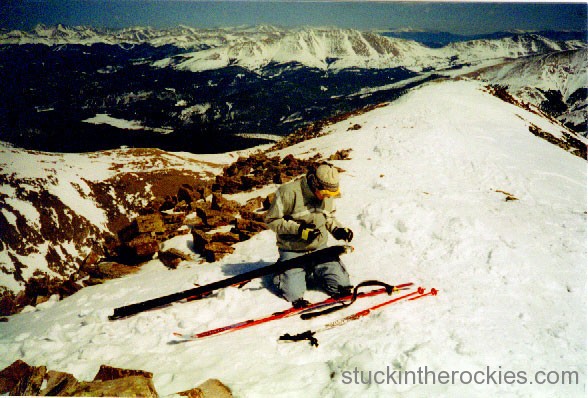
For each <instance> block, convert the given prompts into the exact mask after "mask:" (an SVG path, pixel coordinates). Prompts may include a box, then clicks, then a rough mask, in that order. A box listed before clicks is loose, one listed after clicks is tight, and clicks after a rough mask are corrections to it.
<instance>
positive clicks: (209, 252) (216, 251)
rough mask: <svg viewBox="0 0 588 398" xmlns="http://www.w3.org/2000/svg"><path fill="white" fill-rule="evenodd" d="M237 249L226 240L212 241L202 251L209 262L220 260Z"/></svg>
mask: <svg viewBox="0 0 588 398" xmlns="http://www.w3.org/2000/svg"><path fill="white" fill-rule="evenodd" d="M234 251H235V249H234V248H233V246H231V245H230V244H228V243H225V242H211V243H209V244H207V245H206V246H205V248H204V251H203V252H202V255H203V256H204V258H206V261H208V262H209V263H213V262H215V261H219V260H220V259H221V258H223V257H224V256H226V255H227V254H230V253H233V252H234Z"/></svg>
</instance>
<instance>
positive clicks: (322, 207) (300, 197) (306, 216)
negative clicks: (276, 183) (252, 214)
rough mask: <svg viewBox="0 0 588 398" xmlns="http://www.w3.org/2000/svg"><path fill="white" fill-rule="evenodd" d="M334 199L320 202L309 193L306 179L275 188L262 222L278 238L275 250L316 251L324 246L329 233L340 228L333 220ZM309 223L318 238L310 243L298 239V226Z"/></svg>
mask: <svg viewBox="0 0 588 398" xmlns="http://www.w3.org/2000/svg"><path fill="white" fill-rule="evenodd" d="M333 201H334V199H333V198H325V199H324V200H322V201H320V200H318V199H317V198H316V196H315V195H314V194H313V193H312V192H311V190H310V188H309V187H308V183H307V182H306V176H305V177H302V178H299V179H296V180H294V181H290V182H289V183H286V184H284V185H282V186H281V187H280V188H278V191H277V192H276V197H275V199H274V201H273V202H272V204H271V206H270V208H269V210H268V212H267V215H266V217H265V222H266V224H267V225H268V227H269V228H270V229H271V230H272V231H274V232H275V233H276V235H277V244H278V248H280V249H283V250H289V251H308V250H315V249H317V248H319V247H321V246H324V245H325V244H326V243H327V240H328V237H329V232H332V231H333V230H334V229H335V228H338V227H341V224H340V223H339V222H338V221H337V220H336V219H335V204H334V203H333ZM303 222H305V223H309V224H310V223H312V224H314V225H316V227H317V228H318V229H319V231H320V235H319V236H318V237H317V238H316V239H315V240H314V241H312V242H307V241H304V240H302V239H300V238H299V237H298V228H299V227H300V223H303Z"/></svg>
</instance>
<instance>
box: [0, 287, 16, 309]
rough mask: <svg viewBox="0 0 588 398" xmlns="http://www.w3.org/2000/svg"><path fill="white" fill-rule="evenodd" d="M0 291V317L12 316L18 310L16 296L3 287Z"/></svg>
mask: <svg viewBox="0 0 588 398" xmlns="http://www.w3.org/2000/svg"><path fill="white" fill-rule="evenodd" d="M0 289H1V290H0V315H12V314H14V313H15V312H16V311H17V309H18V305H17V303H16V295H15V294H14V293H13V292H12V291H10V290H8V289H6V288H5V287H1V288H0Z"/></svg>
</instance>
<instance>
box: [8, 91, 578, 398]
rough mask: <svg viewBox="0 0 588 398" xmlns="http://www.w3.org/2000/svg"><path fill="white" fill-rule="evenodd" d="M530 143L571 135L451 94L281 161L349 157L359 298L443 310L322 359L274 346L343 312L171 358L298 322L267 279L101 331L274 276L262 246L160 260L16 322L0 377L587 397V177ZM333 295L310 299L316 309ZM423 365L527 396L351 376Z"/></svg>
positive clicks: (410, 316) (561, 155)
mask: <svg viewBox="0 0 588 398" xmlns="http://www.w3.org/2000/svg"><path fill="white" fill-rule="evenodd" d="M350 127H353V128H350ZM531 130H533V131H543V132H544V133H545V134H549V135H551V136H553V137H563V136H565V134H569V133H568V131H567V129H566V128H565V127H563V126H562V125H561V124H559V123H557V122H555V121H553V120H551V119H549V118H546V117H544V116H543V115H542V114H541V113H539V112H536V111H534V110H533V109H524V108H521V107H519V106H517V105H516V104H512V103H507V102H505V101H503V100H501V99H500V98H497V97H495V96H493V95H491V94H490V93H489V92H488V90H487V89H486V88H485V87H484V84H483V83H480V82H472V81H465V80H460V81H449V80H445V81H437V82H432V83H428V84H425V85H423V86H421V87H419V88H418V89H416V90H413V91H411V92H410V93H408V94H407V95H405V96H403V97H402V98H401V99H399V100H398V101H395V102H393V103H390V104H388V105H386V106H383V107H379V108H377V109H375V110H372V111H370V112H368V113H365V114H362V115H358V116H354V117H352V118H350V119H347V120H343V121H340V122H338V123H336V124H333V125H331V126H329V127H328V128H327V129H326V130H325V131H324V132H325V133H326V134H324V135H322V136H320V137H318V138H314V139H312V140H308V141H304V142H301V143H298V144H295V145H293V146H290V147H286V148H283V149H279V150H276V151H275V152H273V154H275V155H279V156H281V157H285V156H287V155H289V154H292V155H294V156H297V157H299V158H310V157H312V156H314V155H315V154H316V153H317V152H321V153H333V152H335V151H337V150H340V149H348V148H349V149H351V159H350V160H336V161H333V163H334V164H335V165H337V166H339V167H341V168H342V169H344V170H345V171H344V172H343V173H342V174H341V189H342V193H343V195H342V197H341V198H340V199H338V203H337V206H338V211H337V213H338V218H339V219H340V220H341V221H342V222H343V223H344V224H345V225H347V226H349V227H350V228H351V229H352V230H353V231H354V233H355V238H354V241H353V245H354V246H355V248H356V250H355V251H354V252H353V253H351V254H347V255H345V256H344V257H343V259H342V260H343V261H344V263H345V265H346V267H347V269H348V271H349V273H350V275H351V278H352V283H354V284H356V283H359V282H361V281H363V280H367V279H380V280H383V281H386V282H390V283H403V282H414V283H415V284H416V285H420V286H426V287H435V288H437V289H438V290H439V296H438V297H436V298H435V299H431V300H428V301H427V300H419V301H415V302H410V303H403V304H400V303H399V304H398V305H393V306H390V307H387V309H382V310H381V311H379V312H377V313H374V314H373V315H372V316H370V317H366V318H363V319H362V320H361V321H356V322H352V323H349V324H346V325H344V326H341V327H340V328H337V329H333V330H330V331H327V332H325V333H323V334H321V335H320V336H319V339H320V343H321V344H320V347H319V348H317V349H314V348H312V347H309V346H308V345H306V344H300V343H291V344H280V343H278V341H277V338H278V336H280V335H282V334H283V333H299V332H302V331H304V330H308V329H309V328H310V329H315V328H317V327H320V325H322V324H324V322H327V321H331V320H335V319H338V318H339V317H342V316H344V312H345V311H343V314H342V313H341V312H339V313H336V314H337V315H335V314H333V315H330V316H329V317H330V318H329V319H328V320H325V319H320V318H319V319H316V320H312V321H302V320H300V319H298V318H295V317H292V318H288V319H284V320H282V321H280V322H275V323H268V324H265V325H261V326H259V327H257V328H256V329H254V328H251V329H248V330H244V331H240V332H236V333H233V334H229V335H224V336H217V337H212V338H210V339H206V340H202V341H196V342H191V343H186V344H183V345H173V344H169V342H170V340H171V339H172V338H173V337H172V335H171V333H172V332H175V331H177V332H185V333H189V332H198V331H203V330H208V329H211V328H214V327H219V326H223V325H226V324H230V323H234V322H238V321H243V320H247V319H251V318H255V317H259V316H264V315H267V314H268V313H271V312H274V311H279V310H283V309H284V308H287V307H288V303H286V302H285V301H283V300H282V299H281V298H279V297H277V296H276V295H275V294H274V293H272V292H271V291H270V290H269V289H267V288H266V287H265V286H264V285H263V284H262V282H261V281H259V280H256V281H253V282H251V283H250V284H249V285H247V286H246V287H245V288H243V289H238V288H227V289H224V290H223V291H222V292H219V294H217V295H213V296H211V297H207V298H204V299H201V300H196V301H192V302H188V303H180V304H177V305H173V306H171V307H167V308H162V309H159V310H157V311H152V312H147V313H143V314H139V315H137V316H135V317H132V318H129V319H124V320H120V321H116V322H109V321H108V320H107V317H108V315H111V313H112V310H113V308H115V307H119V306H121V305H125V304H131V303H135V302H138V301H141V300H147V299H150V298H154V297H158V296H162V295H165V294H169V293H173V292H177V291H180V290H184V289H188V288H190V287H193V285H194V283H198V284H200V285H203V284H206V283H209V282H212V281H216V280H220V279H224V278H225V277H227V276H229V275H234V274H235V273H238V272H239V270H243V269H252V268H257V267H260V266H262V265H263V264H266V263H268V262H273V261H274V260H275V259H276V258H277V250H276V247H275V236H274V235H273V233H272V232H271V231H263V232H260V233H259V234H257V235H255V236H254V237H253V238H252V239H250V240H248V241H245V242H241V243H239V244H237V245H236V246H235V252H234V253H232V254H230V255H228V256H227V257H225V258H223V259H222V260H221V261H220V262H218V263H213V264H206V265H202V264H197V263H195V262H192V261H186V262H184V263H182V264H181V265H180V266H179V267H178V269H177V270H175V271H173V272H170V271H169V270H167V269H165V268H164V267H163V266H162V265H161V263H160V261H159V260H158V259H153V260H151V261H149V262H148V263H147V264H145V265H144V266H143V267H142V269H141V271H140V272H138V273H136V274H133V275H129V276H127V277H124V278H121V279H117V280H113V281H110V282H107V283H105V284H102V285H97V286H92V287H89V288H85V289H82V290H81V291H79V292H78V293H76V294H74V295H72V296H70V297H68V298H66V299H64V300H62V301H56V300H51V301H49V302H46V303H44V304H41V305H39V306H37V307H36V308H29V309H28V310H27V311H25V313H21V314H18V315H14V316H12V317H10V319H9V322H8V323H0V344H1V345H2V346H3V347H4V352H3V356H2V357H1V358H0V368H3V367H5V366H7V365H9V364H10V363H12V362H13V361H14V360H16V359H23V360H25V361H26V362H28V363H31V364H38V365H46V366H48V368H50V369H60V370H63V371H66V372H70V373H72V374H74V376H76V377H77V378H78V379H81V380H89V379H91V378H92V377H93V375H94V374H96V371H97V369H98V368H99V366H100V364H101V363H103V362H105V361H106V362H108V363H109V364H110V365H112V366H117V367H121V368H127V369H137V368H139V369H143V370H146V371H149V372H153V373H154V379H153V380H154V384H155V387H156V389H157V391H158V392H159V393H160V394H161V395H163V396H166V395H170V394H174V393H175V392H178V391H184V390H186V389H188V388H190V387H192V386H193V385H196V384H198V382H199V381H203V380H206V379H208V378H210V377H214V378H218V379H220V380H222V381H223V383H225V384H226V385H228V386H229V387H230V388H231V389H232V391H233V392H234V394H235V395H237V396H262V395H268V394H270V395H274V394H278V391H279V394H281V395H282V396H300V395H301V394H304V395H306V396H309V397H321V396H325V394H327V395H328V396H337V397H357V396H366V395H369V396H387V397H388V396H389V397H400V396H402V397H408V398H413V397H414V398H416V397H422V396H431V395H437V396H440V395H446V396H465V395H467V396H471V397H488V396H501V395H511V396H515V397H522V396H580V395H583V394H584V392H585V380H586V367H585V363H586V342H585V336H586V285H585V277H586V270H585V265H586V239H585V236H586V178H587V175H586V162H585V160H584V159H581V158H580V157H578V156H574V155H572V154H571V153H569V152H568V151H566V150H564V149H562V148H560V147H557V146H555V145H552V144H551V143H550V142H547V141H546V140H544V139H542V138H540V137H538V136H537V135H535V134H533V133H532V132H531ZM579 139H580V138H579ZM582 142H583V143H584V144H585V143H586V140H584V139H582ZM266 149H267V148H266ZM31 156H36V155H33V154H31ZM193 159H198V156H197V155H196V156H194V158H193ZM229 159H230V156H228V155H227V157H226V158H225V161H226V162H227V163H228V162H229ZM200 160H204V159H200ZM216 160H217V162H219V163H222V162H221V160H222V159H221V158H217V159H216ZM272 188H274V189H275V187H267V188H265V189H264V190H263V192H266V193H267V192H269V191H270V190H271V189H272ZM255 194H256V192H252V193H249V194H243V195H244V196H238V197H233V198H232V199H235V200H246V199H247V198H248V197H250V196H251V195H255ZM190 242H191V237H189V236H188V235H184V236H180V237H176V238H174V239H173V240H172V241H169V242H166V243H165V244H166V245H167V246H168V247H177V248H182V249H183V250H185V249H186V247H190ZM139 287H140V288H139ZM323 297H324V295H323V294H322V293H320V292H317V291H310V292H308V299H310V300H312V301H314V300H318V299H320V298H323ZM374 300H375V301H373V303H375V302H377V299H374ZM354 305H355V307H353V308H354V309H355V310H359V309H360V308H359V307H358V306H359V305H360V304H354ZM362 305H363V304H362ZM308 322H310V323H308ZM195 358H197V359H195ZM251 358H256V361H254V362H252V361H251ZM425 366H426V367H427V369H429V370H432V371H436V372H440V371H446V372H451V371H468V372H471V373H474V372H477V371H485V370H486V369H490V370H494V371H496V372H498V370H499V369H500V370H501V371H502V372H506V371H513V372H525V373H524V374H525V375H526V376H527V378H526V381H527V382H526V383H514V384H510V383H508V384H505V383H498V382H489V383H485V384H481V385H474V384H473V383H471V382H470V383H464V382H457V383H446V384H441V383H436V384H433V383H429V384H422V383H414V384H403V385H395V384H392V383H390V384H388V383H373V382H372V383H371V384H363V383H361V382H358V383H345V382H344V381H345V379H344V378H343V374H344V373H343V372H346V371H350V372H353V371H354V369H357V370H358V371H359V370H361V371H365V372H366V373H364V380H365V379H367V372H368V371H372V372H375V371H383V372H386V370H387V368H389V369H391V370H403V371H413V372H417V371H418V370H419V369H424V368H425ZM540 371H543V372H549V371H553V372H556V373H554V374H553V375H555V374H557V375H562V373H561V372H562V371H566V372H573V373H572V374H575V375H577V380H579V383H571V384H556V385H550V384H538V383H533V381H535V380H536V379H534V376H535V375H536V374H537V373H536V372H540ZM558 372H559V373H558ZM372 374H373V373H372ZM517 374H518V373H517ZM502 381H504V379H502Z"/></svg>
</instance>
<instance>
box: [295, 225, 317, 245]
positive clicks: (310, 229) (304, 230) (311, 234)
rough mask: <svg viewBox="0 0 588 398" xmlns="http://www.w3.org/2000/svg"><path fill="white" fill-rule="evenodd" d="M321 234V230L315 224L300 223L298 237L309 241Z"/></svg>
mask: <svg viewBox="0 0 588 398" xmlns="http://www.w3.org/2000/svg"><path fill="white" fill-rule="evenodd" d="M320 234H321V231H319V229H318V228H317V227H316V225H314V224H306V223H304V224H300V227H298V237H299V238H300V239H302V240H305V241H307V242H312V241H313V240H315V239H316V238H317V237H318V236H319V235H320Z"/></svg>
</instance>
